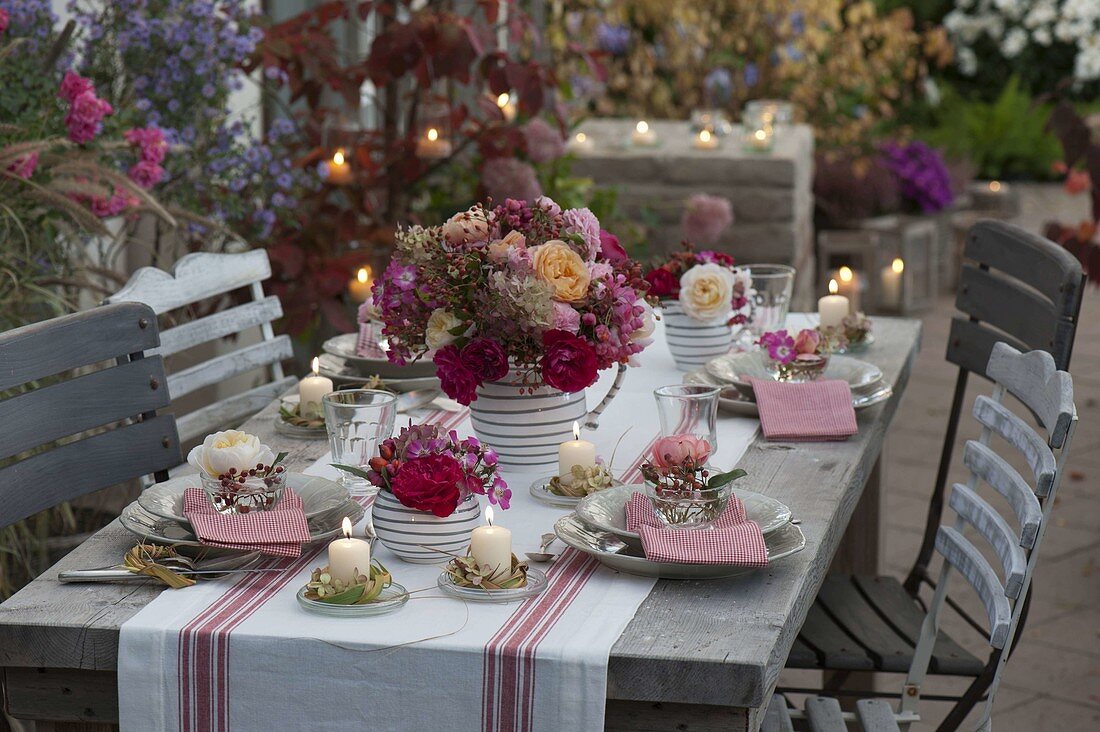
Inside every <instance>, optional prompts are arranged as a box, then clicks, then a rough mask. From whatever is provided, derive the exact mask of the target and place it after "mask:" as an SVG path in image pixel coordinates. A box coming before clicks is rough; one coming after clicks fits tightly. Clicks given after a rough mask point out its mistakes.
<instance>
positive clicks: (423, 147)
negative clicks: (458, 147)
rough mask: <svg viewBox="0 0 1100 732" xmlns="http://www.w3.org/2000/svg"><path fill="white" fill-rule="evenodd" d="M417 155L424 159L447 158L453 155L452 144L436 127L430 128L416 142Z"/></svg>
mask: <svg viewBox="0 0 1100 732" xmlns="http://www.w3.org/2000/svg"><path fill="white" fill-rule="evenodd" d="M416 154H417V155H419V156H420V157H422V158H445V157H447V156H448V155H450V154H451V143H450V142H448V141H447V139H446V138H445V137H443V136H442V135H440V134H439V130H437V129H436V128H435V127H429V128H428V131H427V132H425V133H424V136H423V137H421V138H420V139H419V140H417V142H416Z"/></svg>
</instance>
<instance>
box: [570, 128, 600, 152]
mask: <svg viewBox="0 0 1100 732" xmlns="http://www.w3.org/2000/svg"><path fill="white" fill-rule="evenodd" d="M593 147H595V145H594V143H593V142H592V138H591V137H589V136H588V135H587V134H585V133H583V132H578V133H577V134H576V135H574V136H573V139H572V140H570V141H569V149H570V150H572V151H573V152H591V151H592V149H593Z"/></svg>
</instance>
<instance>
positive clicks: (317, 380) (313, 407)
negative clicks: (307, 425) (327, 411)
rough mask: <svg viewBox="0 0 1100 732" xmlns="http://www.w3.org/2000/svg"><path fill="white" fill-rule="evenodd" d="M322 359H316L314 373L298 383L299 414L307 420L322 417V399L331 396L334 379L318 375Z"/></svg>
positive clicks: (313, 364)
mask: <svg viewBox="0 0 1100 732" xmlns="http://www.w3.org/2000/svg"><path fill="white" fill-rule="evenodd" d="M320 363H321V362H320V359H318V358H314V359H313V363H312V364H310V365H311V366H312V367H313V373H312V374H310V375H309V376H307V377H305V378H304V379H302V380H301V381H299V382H298V414H299V415H300V416H302V417H305V418H306V419H314V418H316V417H320V416H321V414H322V412H321V397H323V396H324V395H325V394H331V393H332V390H333V387H332V379H330V378H328V377H326V376H320V375H318V373H317V371H318V369H319V368H320Z"/></svg>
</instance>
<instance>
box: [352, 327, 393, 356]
mask: <svg viewBox="0 0 1100 732" xmlns="http://www.w3.org/2000/svg"><path fill="white" fill-rule="evenodd" d="M379 335H381V333H380V332H379V328H378V326H377V324H375V323H373V322H370V323H360V324H359V339H358V340H357V341H356V342H355V352H356V353H357V354H359V355H360V356H362V357H363V358H386V352H385V351H383V350H382V347H381V346H379V345H378V336H379Z"/></svg>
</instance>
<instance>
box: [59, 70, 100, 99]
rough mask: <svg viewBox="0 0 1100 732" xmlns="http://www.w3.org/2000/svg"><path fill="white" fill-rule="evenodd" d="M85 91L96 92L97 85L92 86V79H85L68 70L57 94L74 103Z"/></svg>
mask: <svg viewBox="0 0 1100 732" xmlns="http://www.w3.org/2000/svg"><path fill="white" fill-rule="evenodd" d="M84 92H92V93H93V94H94V93H95V87H93V86H92V82H91V80H90V79H85V78H84V77H83V76H80V75H79V74H75V73H73V72H72V71H66V72H65V78H64V79H62V80H61V88H60V89H58V91H57V96H59V97H61V98H62V99H64V100H65V101H66V102H68V103H69V104H72V103H73V102H74V101H76V98H77V97H79V96H80V95H81V94H83V93H84Z"/></svg>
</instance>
